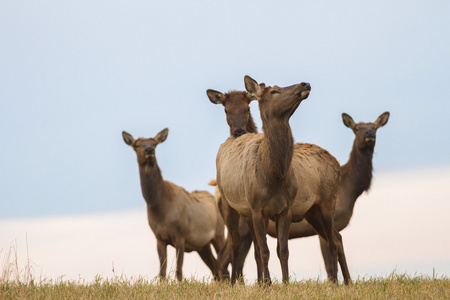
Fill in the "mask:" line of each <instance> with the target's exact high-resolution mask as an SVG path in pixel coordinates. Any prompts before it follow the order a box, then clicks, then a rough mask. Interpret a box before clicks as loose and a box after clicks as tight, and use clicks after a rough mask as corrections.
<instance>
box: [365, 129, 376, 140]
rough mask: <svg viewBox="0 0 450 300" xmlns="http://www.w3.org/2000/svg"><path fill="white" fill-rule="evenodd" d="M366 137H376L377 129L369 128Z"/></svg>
mask: <svg viewBox="0 0 450 300" xmlns="http://www.w3.org/2000/svg"><path fill="white" fill-rule="evenodd" d="M366 138H369V139H373V138H375V131H374V130H367V132H366Z"/></svg>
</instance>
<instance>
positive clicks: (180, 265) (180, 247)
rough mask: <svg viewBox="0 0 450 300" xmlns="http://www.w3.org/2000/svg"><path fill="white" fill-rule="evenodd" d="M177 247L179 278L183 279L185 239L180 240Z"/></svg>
mask: <svg viewBox="0 0 450 300" xmlns="http://www.w3.org/2000/svg"><path fill="white" fill-rule="evenodd" d="M175 248H176V255H177V279H178V281H181V280H182V279H183V260H184V239H183V240H181V241H178V243H177V246H176V247H175Z"/></svg>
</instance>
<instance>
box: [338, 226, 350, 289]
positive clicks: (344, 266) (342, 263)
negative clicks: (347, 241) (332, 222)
mask: <svg viewBox="0 0 450 300" xmlns="http://www.w3.org/2000/svg"><path fill="white" fill-rule="evenodd" d="M334 236H335V237H336V247H337V251H338V258H339V265H340V266H341V271H342V275H343V276H344V283H345V284H346V285H348V284H349V283H350V282H351V281H352V279H351V277H350V272H349V270H348V265H347V259H346V258H345V252H344V243H343V241H342V235H341V234H340V233H339V231H338V230H337V229H335V231H334Z"/></svg>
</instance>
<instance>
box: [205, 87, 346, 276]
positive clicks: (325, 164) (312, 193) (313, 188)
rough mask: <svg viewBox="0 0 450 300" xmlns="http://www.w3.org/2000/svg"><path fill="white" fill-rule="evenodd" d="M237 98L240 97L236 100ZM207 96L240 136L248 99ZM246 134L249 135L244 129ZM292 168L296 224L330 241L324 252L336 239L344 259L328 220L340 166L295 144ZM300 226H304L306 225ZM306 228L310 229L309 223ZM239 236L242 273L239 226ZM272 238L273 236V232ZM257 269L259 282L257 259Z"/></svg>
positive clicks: (244, 245) (246, 241)
mask: <svg viewBox="0 0 450 300" xmlns="http://www.w3.org/2000/svg"><path fill="white" fill-rule="evenodd" d="M214 95H216V96H214ZM239 95H240V97H238V96H239ZM208 96H209V97H210V100H211V101H212V102H213V103H215V104H222V105H223V106H224V107H225V112H226V114H227V122H228V124H229V125H230V131H231V135H232V136H239V135H241V134H242V124H245V120H252V117H251V114H250V111H249V107H248V103H249V101H248V100H246V99H247V98H248V96H247V95H246V93H245V92H240V94H239V93H238V92H232V93H228V94H221V93H219V92H216V91H212V90H209V91H208ZM218 100H220V101H218ZM231 100H233V101H231ZM236 102H240V105H238V104H236ZM237 107H238V108H239V109H238V110H237V109H236V108H237ZM261 113H262V112H261ZM250 130H256V128H255V127H250ZM245 132H252V131H249V130H247V129H246V130H245ZM236 133H238V134H236ZM292 165H293V167H294V166H297V167H298V168H297V169H294V170H296V172H299V174H300V175H299V177H300V178H299V182H298V184H299V187H300V188H299V193H298V195H297V196H296V198H295V201H294V207H293V212H292V213H293V217H294V219H295V220H297V221H298V220H301V219H303V218H306V219H307V220H310V222H311V223H312V224H314V226H315V227H316V228H317V229H316V230H315V229H312V230H313V232H314V234H316V232H319V233H320V235H322V236H323V237H324V239H323V240H324V241H327V240H330V239H332V240H331V243H330V244H328V243H327V242H325V243H326V248H327V249H330V248H334V247H335V246H334V245H333V244H335V243H336V241H334V237H333V235H335V236H336V239H337V242H339V244H338V245H339V247H338V250H339V253H342V255H343V253H344V252H343V246H342V242H341V241H340V240H339V237H340V235H339V233H338V232H337V231H336V230H335V229H333V225H331V224H330V223H332V220H330V219H332V215H333V211H334V201H335V197H336V190H337V186H338V184H339V179H340V175H339V173H340V172H339V164H338V162H337V160H336V159H335V158H334V157H333V156H332V155H331V154H329V153H328V151H326V150H324V149H322V148H320V147H318V146H315V145H311V144H296V145H295V146H294V160H293V163H292ZM220 196H221V195H220V193H217V192H216V198H220ZM303 222H304V223H307V222H306V221H303ZM270 224H271V225H270V226H269V228H268V229H270V230H273V229H274V226H272V225H274V223H273V222H270ZM293 224H295V223H292V225H293ZM307 224H308V225H309V223H307ZM292 225H291V226H292ZM309 226H310V225H309ZM310 227H311V226H310ZM311 228H313V227H311ZM239 232H240V239H241V247H240V250H239V253H238V258H237V261H238V265H237V270H238V271H240V272H242V268H243V263H244V260H245V256H246V255H247V253H248V250H249V248H250V245H251V240H250V238H251V237H250V235H249V233H248V230H247V231H245V228H243V224H242V223H241V224H240V225H239ZM332 232H333V233H334V234H333V233H332ZM271 233H274V232H271ZM272 236H276V231H275V233H274V235H272ZM333 241H334V242H333ZM227 250H228V248H227ZM255 250H256V247H255ZM224 252H226V251H224ZM328 253H330V250H328ZM228 257H229V255H226V254H222V258H223V259H226V258H228ZM334 257H336V255H334ZM342 258H343V260H342V264H341V267H342V265H343V264H344V267H343V272H344V270H345V272H344V274H346V275H347V277H348V279H350V275H349V273H348V269H347V266H346V262H345V256H343V257H342ZM332 264H334V265H336V259H334V261H333V260H331V262H330V265H332ZM257 266H258V279H260V271H259V264H258V259H257ZM333 272H334V275H333V273H332V274H331V275H330V279H331V280H333V281H336V279H337V274H336V267H335V268H334V271H333Z"/></svg>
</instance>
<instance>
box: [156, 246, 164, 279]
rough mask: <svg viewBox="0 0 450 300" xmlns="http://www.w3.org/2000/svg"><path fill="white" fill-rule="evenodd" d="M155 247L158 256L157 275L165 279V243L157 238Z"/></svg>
mask: <svg viewBox="0 0 450 300" xmlns="http://www.w3.org/2000/svg"><path fill="white" fill-rule="evenodd" d="M156 249H157V251H158V256H159V276H161V278H163V279H165V278H166V271H167V244H166V243H164V242H163V241H161V240H157V241H156Z"/></svg>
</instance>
